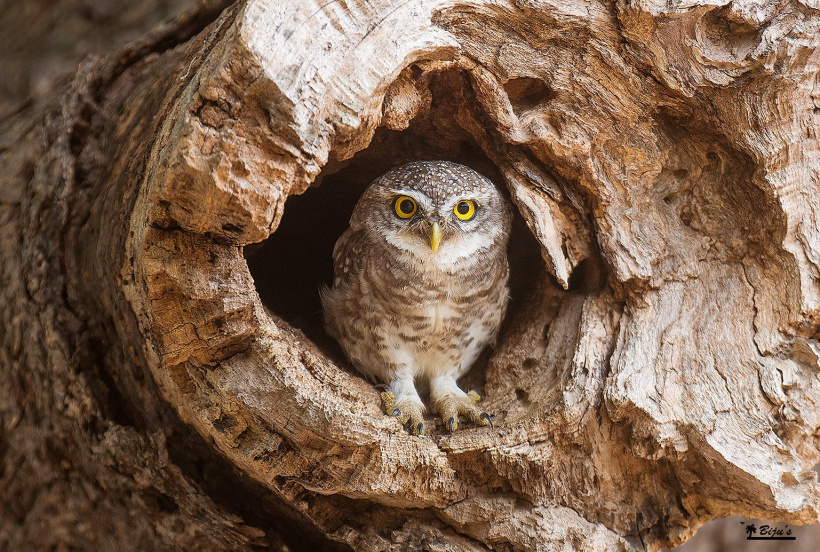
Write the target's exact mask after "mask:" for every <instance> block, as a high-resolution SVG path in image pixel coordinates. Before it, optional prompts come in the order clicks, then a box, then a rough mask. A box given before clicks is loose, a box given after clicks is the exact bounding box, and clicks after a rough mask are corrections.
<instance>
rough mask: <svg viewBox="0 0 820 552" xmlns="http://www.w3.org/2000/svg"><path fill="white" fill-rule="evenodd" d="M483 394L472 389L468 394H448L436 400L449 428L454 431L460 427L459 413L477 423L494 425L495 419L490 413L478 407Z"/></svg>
mask: <svg viewBox="0 0 820 552" xmlns="http://www.w3.org/2000/svg"><path fill="white" fill-rule="evenodd" d="M480 400H481V395H479V394H478V393H476V392H475V391H470V392H469V393H467V394H466V396H464V395H462V396H453V395H448V396H446V397H444V398H442V399H439V400H438V401H436V409H437V410H438V412H439V414H440V415H441V419H442V420H446V422H445V425H446V426H447V430H448V431H449V432H450V433H452V432H454V431H455V430H457V429H458V417H459V415H461V416H464V417H465V418H469V419H470V421H472V422H473V423H474V424H476V425H480V426H490V427H491V428H492V427H493V419H492V418H491V417H490V415H489V414H487V413H486V412H484V411H483V410H480V409H479V408H478V407H476V403H477V402H478V401H480Z"/></svg>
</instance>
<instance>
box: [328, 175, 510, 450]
mask: <svg viewBox="0 0 820 552" xmlns="http://www.w3.org/2000/svg"><path fill="white" fill-rule="evenodd" d="M511 218H512V215H511V210H510V207H509V204H508V202H507V200H506V199H505V198H504V197H503V196H502V195H501V193H500V192H499V191H498V189H497V188H496V187H495V186H494V185H493V183H492V182H490V181H489V180H488V179H487V178H485V177H483V176H481V175H480V174H478V173H477V172H475V171H474V170H472V169H469V168H467V167H465V166H463V165H458V164H456V163H451V162H448V161H416V162H413V163H408V164H406V165H403V166H401V167H398V168H395V169H393V170H391V171H390V172H388V173H387V174H385V175H384V176H382V177H380V178H378V179H376V180H375V181H374V182H373V183H372V184H370V186H369V187H368V188H367V190H366V191H365V192H364V194H363V195H362V197H361V199H360V200H359V202H358V204H357V205H356V208H355V210H354V211H353V215H352V216H351V218H350V227H349V228H348V229H347V230H346V231H345V232H344V233H343V234H342V236H341V237H340V238H339V240H338V241H337V242H336V247H335V248H334V250H333V262H334V273H335V277H334V281H333V287H332V288H330V289H325V290H323V291H322V303H323V305H324V312H325V324H326V326H327V329H328V332H329V333H330V334H331V335H332V336H333V337H334V338H336V340H337V341H338V342H339V344H340V345H341V346H342V349H344V351H345V353H346V354H347V356H348V358H349V359H350V361H351V362H352V363H353V365H354V366H355V367H356V368H357V369H358V370H359V371H360V372H361V373H362V374H364V375H365V376H367V377H369V378H370V379H371V380H378V381H379V382H382V383H385V384H387V390H386V391H385V392H384V393H382V401H383V402H384V408H385V411H386V413H387V414H389V415H393V416H396V417H397V418H399V420H400V421H401V422H402V423H408V422H409V423H410V429H411V431H412V432H413V433H415V434H421V433H423V432H424V424H423V414H424V411H425V406H424V403H423V402H422V400H421V397H419V394H418V392H417V391H416V383H417V382H421V383H424V384H429V389H430V399H431V402H432V404H433V406H434V408H435V410H436V411H437V412H438V413H439V414H440V415H441V417H442V420H443V421H444V423H445V426H446V427H447V428H448V429H449V430H450V431H453V430H455V429H456V428H457V427H458V417H459V415H462V416H465V417H467V418H469V419H470V420H472V421H473V422H475V423H477V424H479V425H491V419H490V416H489V415H488V414H487V413H486V412H483V411H481V410H480V409H479V408H477V407H476V403H477V402H478V400H479V399H480V397H479V396H478V394H477V393H476V392H475V391H471V392H469V393H465V392H464V391H462V390H461V389H460V388H459V386H458V385H457V384H456V380H457V379H458V378H459V377H460V376H462V375H464V373H465V372H466V371H467V370H468V369H469V368H470V366H471V365H472V364H473V362H475V360H476V358H477V357H478V355H479V354H480V353H481V351H482V350H483V349H484V347H486V346H487V345H488V344H490V343H493V342H494V341H495V339H496V336H497V334H498V328H499V326H500V325H501V320H502V319H503V318H504V311H505V310H506V307H507V299H508V296H509V294H508V288H507V280H508V276H509V268H508V265H507V239H508V237H509V232H510V223H511Z"/></svg>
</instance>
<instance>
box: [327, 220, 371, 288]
mask: <svg viewBox="0 0 820 552" xmlns="http://www.w3.org/2000/svg"><path fill="white" fill-rule="evenodd" d="M366 246H367V234H366V233H365V231H364V230H354V229H353V228H348V229H347V230H345V232H344V233H343V234H342V235H341V236H340V237H339V240H338V241H337V242H336V245H335V247H334V248H333V287H338V286H339V285H341V284H343V283H344V282H345V281H346V280H348V279H349V278H351V277H352V276H353V275H355V274H357V273H358V272H359V271H360V270H361V269H362V267H363V266H364V251H365V248H366Z"/></svg>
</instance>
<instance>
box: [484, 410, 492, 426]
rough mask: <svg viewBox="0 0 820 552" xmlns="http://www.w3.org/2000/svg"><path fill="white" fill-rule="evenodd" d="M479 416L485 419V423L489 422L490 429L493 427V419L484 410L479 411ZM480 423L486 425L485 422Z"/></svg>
mask: <svg viewBox="0 0 820 552" xmlns="http://www.w3.org/2000/svg"><path fill="white" fill-rule="evenodd" d="M481 418H482V419H484V420H487V423H488V424H490V429H492V428H493V419H492V418H491V417H490V415H489V414H487V413H486V412H482V413H481ZM482 425H486V424H482Z"/></svg>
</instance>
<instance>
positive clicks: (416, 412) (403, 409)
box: [379, 391, 424, 435]
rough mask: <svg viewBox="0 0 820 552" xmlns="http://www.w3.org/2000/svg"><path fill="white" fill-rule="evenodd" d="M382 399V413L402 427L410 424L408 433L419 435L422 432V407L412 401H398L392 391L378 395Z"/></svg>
mask: <svg viewBox="0 0 820 552" xmlns="http://www.w3.org/2000/svg"><path fill="white" fill-rule="evenodd" d="M379 396H380V397H381V399H382V406H383V407H384V413H385V414H386V415H387V416H392V417H394V418H396V419H397V420H398V421H399V422H400V423H401V424H402V425H406V424H408V423H409V424H410V432H411V433H413V434H414V435H421V434H422V433H423V432H424V424H423V423H422V422H423V421H424V410H423V409H424V406H423V405H421V404H418V403H416V402H414V401H412V400H406V399H405V400H402V401H399V400H398V399H397V398H396V395H395V394H394V393H393V392H392V391H383V392H382V393H381V394H380V395H379Z"/></svg>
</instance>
